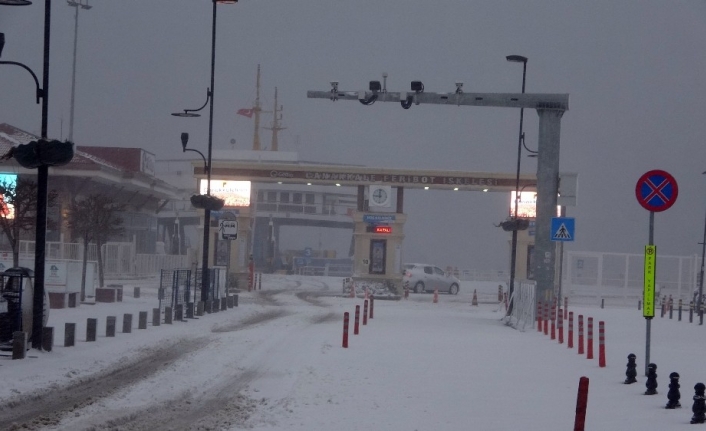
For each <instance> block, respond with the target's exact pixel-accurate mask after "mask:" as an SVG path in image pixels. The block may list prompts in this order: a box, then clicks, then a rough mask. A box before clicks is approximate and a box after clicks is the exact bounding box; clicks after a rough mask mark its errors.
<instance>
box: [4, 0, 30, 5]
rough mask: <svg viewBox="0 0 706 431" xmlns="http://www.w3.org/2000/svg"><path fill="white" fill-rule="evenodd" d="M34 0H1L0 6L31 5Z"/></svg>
mask: <svg viewBox="0 0 706 431" xmlns="http://www.w3.org/2000/svg"><path fill="white" fill-rule="evenodd" d="M31 4H32V2H31V1H29V0H0V6H29V5H31Z"/></svg>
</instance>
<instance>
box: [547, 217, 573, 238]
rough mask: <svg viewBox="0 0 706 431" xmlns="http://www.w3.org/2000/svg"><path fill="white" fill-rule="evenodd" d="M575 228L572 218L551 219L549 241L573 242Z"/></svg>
mask: <svg viewBox="0 0 706 431" xmlns="http://www.w3.org/2000/svg"><path fill="white" fill-rule="evenodd" d="M575 226H576V225H575V223H574V218H573V217H552V228H551V233H550V235H551V240H552V241H573V240H574V233H575Z"/></svg>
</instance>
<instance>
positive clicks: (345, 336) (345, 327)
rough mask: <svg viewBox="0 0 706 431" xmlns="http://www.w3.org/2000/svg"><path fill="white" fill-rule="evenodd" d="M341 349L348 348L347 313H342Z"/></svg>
mask: <svg viewBox="0 0 706 431" xmlns="http://www.w3.org/2000/svg"><path fill="white" fill-rule="evenodd" d="M343 347H344V348H346V349H347V348H348V312H347V311H346V312H345V313H343Z"/></svg>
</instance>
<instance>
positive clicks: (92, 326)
mask: <svg viewBox="0 0 706 431" xmlns="http://www.w3.org/2000/svg"><path fill="white" fill-rule="evenodd" d="M97 333H98V319H93V318H88V319H87V320H86V341H96V334H97Z"/></svg>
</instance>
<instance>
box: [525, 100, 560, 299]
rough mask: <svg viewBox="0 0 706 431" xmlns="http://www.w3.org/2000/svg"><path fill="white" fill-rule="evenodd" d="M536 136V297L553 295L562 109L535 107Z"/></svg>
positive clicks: (533, 268)
mask: <svg viewBox="0 0 706 431" xmlns="http://www.w3.org/2000/svg"><path fill="white" fill-rule="evenodd" d="M537 114H538V115H539V138H538V145H539V148H538V152H539V154H538V158H537V219H536V233H535V249H534V261H533V263H532V270H533V272H534V279H535V280H536V281H537V293H536V298H537V300H539V301H547V300H551V299H552V298H553V294H554V282H555V280H554V274H555V267H554V264H555V261H556V247H555V246H554V242H552V240H551V232H550V231H551V222H552V217H556V216H557V212H556V211H557V210H556V208H557V194H558V192H559V142H560V135H561V117H562V115H564V110H560V109H537Z"/></svg>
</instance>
